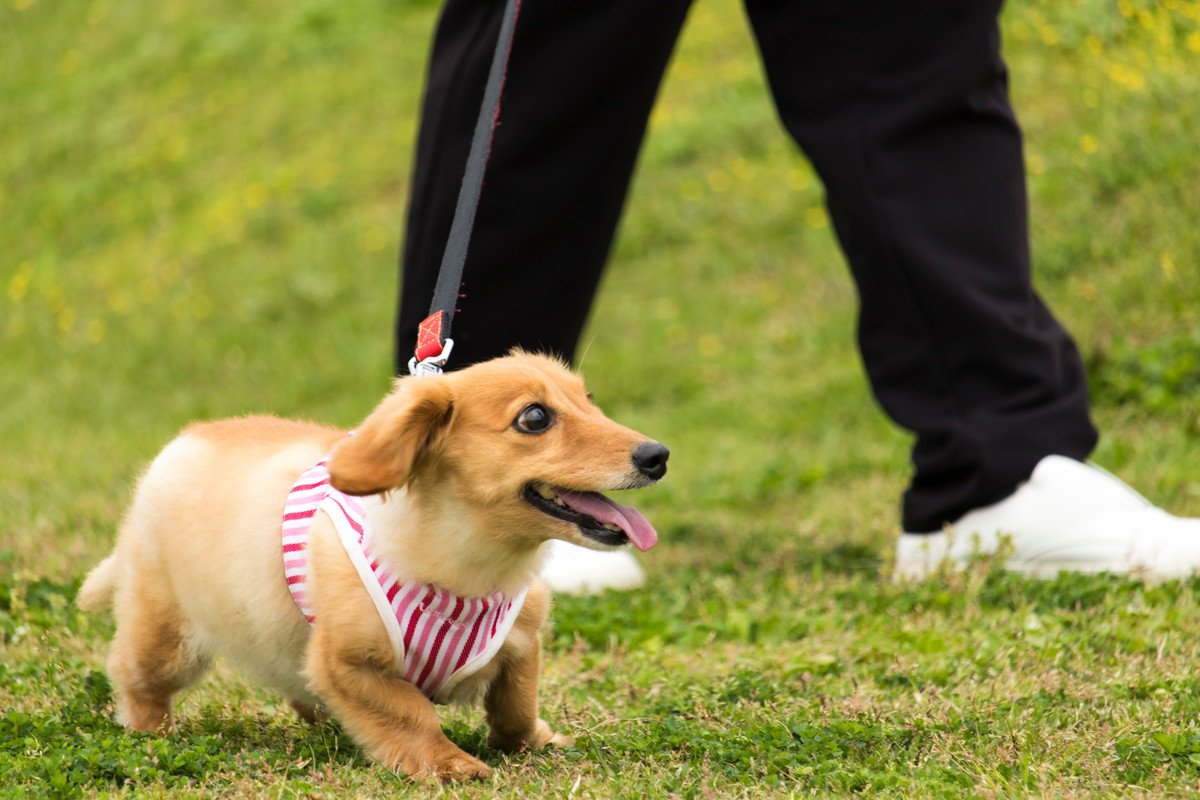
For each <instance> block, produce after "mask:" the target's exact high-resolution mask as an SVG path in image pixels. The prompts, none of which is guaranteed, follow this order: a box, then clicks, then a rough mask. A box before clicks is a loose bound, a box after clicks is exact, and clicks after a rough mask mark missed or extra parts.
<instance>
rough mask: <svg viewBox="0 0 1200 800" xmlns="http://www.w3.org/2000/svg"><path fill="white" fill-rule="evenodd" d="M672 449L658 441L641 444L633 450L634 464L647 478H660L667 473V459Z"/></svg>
mask: <svg viewBox="0 0 1200 800" xmlns="http://www.w3.org/2000/svg"><path fill="white" fill-rule="evenodd" d="M670 456H671V451H670V450H668V449H667V448H666V446H665V445H661V444H659V443H658V442H646V443H645V444H639V445H638V446H637V449H636V450H634V451H633V465H634V466H635V467H637V468H638V472H640V473H642V474H643V475H645V476H646V477H647V478H652V479H653V480H658V479H659V478H661V477H662V476H663V475H666V474H667V459H668V458H670Z"/></svg>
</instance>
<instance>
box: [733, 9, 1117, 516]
mask: <svg viewBox="0 0 1200 800" xmlns="http://www.w3.org/2000/svg"><path fill="white" fill-rule="evenodd" d="M999 6H1000V3H999V2H995V1H993V2H962V0H936V2H917V3H916V4H913V3H888V2H869V1H864V0H859V1H855V0H847V2H842V3H803V4H802V3H796V2H793V0H746V7H747V11H748V13H749V16H750V19H751V22H752V24H753V26H754V29H755V34H756V36H757V38H758V42H759V46H760V48H761V50H762V55H763V61H764V64H765V66H766V70H767V74H768V78H769V81H770V85H771V89H772V92H773V94H774V96H775V100H776V103H777V106H778V108H779V113H780V116H781V118H782V120H783V123H784V125H785V126H786V128H787V129H788V131H789V132H790V133H791V134H792V136H793V137H794V138H795V139H796V141H797V142H798V143H799V144H800V146H801V147H802V149H803V150H804V152H805V153H806V154H807V155H808V156H809V158H811V160H812V162H813V164H814V166H815V168H816V170H817V172H818V173H819V175H820V177H821V179H822V181H823V182H824V184H825V187H826V191H827V203H828V207H829V211H830V216H831V218H832V220H833V223H834V228H835V231H836V233H837V235H838V238H839V241H840V242H841V245H842V248H843V250H844V251H845V253H846V256H847V259H848V260H849V262H850V266H851V269H852V271H853V273H854V278H855V281H856V283H857V286H858V292H859V296H860V299H861V304H862V305H861V315H860V319H859V329H858V334H859V344H860V347H861V350H862V355H863V360H864V362H865V365H866V369H867V373H868V376H869V378H870V381H871V385H872V388H873V390H874V392H875V395H876V397H877V398H878V400H879V402H880V404H881V405H882V406H883V408H884V410H885V411H886V412H887V413H888V414H889V415H890V416H891V417H892V418H893V419H894V420H895V421H896V422H898V423H899V424H900V425H902V426H903V427H905V428H907V429H909V430H911V431H913V432H914V433H915V434H916V436H917V439H916V444H915V446H914V448H913V463H914V465H915V468H916V471H915V475H914V477H913V481H912V484H911V486H910V487H909V489H908V491H907V492H906V493H905V497H904V509H903V524H904V530H906V531H910V532H925V531H936V530H939V529H940V528H942V526H943V525H944V524H946V523H949V522H952V521H954V520H956V519H958V518H959V517H961V516H962V515H963V514H965V513H966V512H968V511H970V510H972V509H975V508H978V507H980V506H984V505H987V504H990V503H993V502H995V501H997V500H1000V499H1001V498H1003V497H1005V496H1006V495H1009V494H1011V493H1012V492H1013V490H1014V489H1015V488H1016V487H1017V486H1018V484H1020V483H1021V482H1022V481H1024V480H1026V479H1027V478H1028V477H1029V475H1030V473H1031V472H1032V471H1033V469H1034V466H1035V465H1036V464H1037V463H1038V462H1039V461H1040V460H1041V459H1042V458H1043V457H1044V456H1047V455H1049V454H1061V455H1066V456H1070V457H1072V458H1077V459H1082V458H1085V457H1086V456H1087V455H1088V454H1089V453H1090V452H1091V450H1092V448H1093V447H1094V445H1095V442H1096V432H1095V430H1094V428H1093V426H1092V424H1091V422H1090V420H1089V417H1088V399H1087V385H1086V378H1085V373H1084V368H1083V365H1082V363H1081V362H1080V358H1079V354H1078V352H1077V351H1076V348H1075V345H1074V344H1073V342H1072V341H1071V338H1070V337H1069V336H1068V335H1067V333H1066V332H1065V331H1064V330H1063V328H1062V327H1061V326H1060V325H1059V324H1058V323H1057V322H1056V321H1055V319H1054V317H1053V316H1051V314H1050V312H1049V311H1048V310H1047V308H1046V306H1045V305H1044V304H1043V303H1042V301H1041V300H1040V299H1039V298H1038V296H1037V295H1036V294H1035V293H1034V290H1033V288H1032V285H1031V278H1030V265H1029V243H1028V232H1027V222H1026V197H1025V183H1024V166H1023V161H1022V153H1021V135H1020V130H1019V129H1018V127H1017V123H1016V120H1015V118H1014V116H1013V112H1012V109H1011V107H1010V105H1009V100H1008V94H1007V75H1006V70H1005V67H1004V63H1003V61H1002V60H1001V58H1000V52H999V46H1000V45H999V31H998V28H997V24H996V15H997V13H998V12H999Z"/></svg>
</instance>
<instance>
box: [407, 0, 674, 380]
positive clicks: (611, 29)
mask: <svg viewBox="0 0 1200 800" xmlns="http://www.w3.org/2000/svg"><path fill="white" fill-rule="evenodd" d="M689 4H690V0H603V2H593V3H579V2H564V0H524V2H523V3H522V6H521V15H520V18H519V20H518V23H517V30H516V36H515V39H514V41H513V52H512V57H511V60H510V63H509V68H508V75H507V80H506V82H505V89H504V97H503V104H502V109H501V118H500V126H499V128H498V129H497V130H496V135H495V139H494V141H493V145H492V153H491V159H490V161H489V163H488V168H487V174H486V177H485V179H484V185H483V196H482V198H481V200H480V206H479V211H478V215H477V217H476V220H475V230H474V234H473V238H472V242H471V249H470V253H469V254H468V257H467V262H466V268H465V270H464V273H463V297H462V298H461V300H460V302H459V309H460V313H459V314H457V315H456V316H455V318H454V327H453V331H452V334H453V338H454V342H455V348H454V356H453V361H452V364H451V366H453V367H464V366H467V365H468V364H471V363H474V362H477V361H483V360H486V359H488V358H492V357H495V356H500V355H503V354H504V353H505V352H507V351H508V349H509V348H511V347H513V346H521V347H523V348H526V349H528V350H536V351H542V352H553V353H558V354H559V355H561V356H563V357H564V358H566V359H568V360H570V359H571V358H572V357H573V356H574V353H575V345H576V342H577V340H578V339H579V335H580V332H581V330H582V329H583V324H584V322H585V320H586V318H587V313H588V309H589V308H590V306H591V303H592V297H593V295H594V294H595V291H596V285H597V283H598V281H599V279H600V273H601V270H602V269H603V267H604V262H605V260H606V259H607V258H608V252H609V248H610V245H611V243H612V240H613V235H614V232H615V230H616V226H617V221H618V219H619V217H620V213H621V207H622V205H623V204H624V201H625V196H626V192H627V189H628V186H629V179H630V176H631V175H632V173H633V168H634V164H635V162H636V159H637V153H638V149H639V147H640V145H641V141H642V137H643V135H644V133H645V128H646V120H647V119H648V117H649V114H650V108H651V106H652V105H653V102H654V97H655V95H656V94H657V91H658V86H659V83H660V81H661V78H662V73H663V71H664V69H665V68H666V64H667V61H668V59H669V58H670V54H671V51H672V49H673V47H674V44H675V40H676V38H677V37H678V34H679V29H680V28H681V26H682V24H683V20H684V17H685V16H686V14H687V8H688V5H689ZM503 6H504V3H503V2H501V0H449V2H447V3H446V6H445V8H444V9H443V12H442V18H441V21H440V23H439V25H438V30H437V34H436V37H435V40H434V45H433V54H432V57H431V63H430V67H429V78H428V86H427V88H426V94H425V101H424V109H423V114H422V119H421V129H420V135H419V140H418V144H417V156H416V167H415V170H414V173H413V189H412V197H411V200H410V208H409V217H408V228H407V237H406V242H405V247H404V256H403V271H402V280H401V294H400V297H401V300H400V314H399V320H398V322H397V326H396V356H397V370H398V371H403V370H404V365H405V364H406V363H407V361H408V358H409V356H410V355H411V353H412V349H413V345H414V344H415V342H416V331H417V325H418V324H419V323H420V321H421V320H422V319H423V318H424V317H425V316H426V314H427V313H428V307H429V301H430V298H431V297H432V296H433V286H434V283H435V282H436V280H437V271H438V266H439V264H440V261H441V257H442V250H443V248H444V246H445V241H446V236H447V234H448V232H449V230H450V220H451V218H452V216H453V212H454V203H455V200H456V198H457V195H458V189H459V185H460V183H461V180H462V174H463V170H464V167H465V165H466V159H467V151H468V150H469V149H470V138H471V131H472V128H473V127H474V125H475V119H476V117H477V116H478V114H479V105H480V101H481V98H482V95H483V86H484V83H485V82H486V80H487V71H488V66H489V64H490V61H491V57H492V52H493V50H494V47H495V43H496V35H497V32H498V31H499V27H500V17H501V12H502V10H503Z"/></svg>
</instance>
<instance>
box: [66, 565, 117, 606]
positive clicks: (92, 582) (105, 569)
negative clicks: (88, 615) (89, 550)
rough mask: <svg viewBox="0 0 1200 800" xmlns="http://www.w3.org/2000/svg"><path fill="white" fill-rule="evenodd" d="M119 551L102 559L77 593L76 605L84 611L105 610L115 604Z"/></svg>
mask: <svg viewBox="0 0 1200 800" xmlns="http://www.w3.org/2000/svg"><path fill="white" fill-rule="evenodd" d="M119 566H120V565H119V564H118V563H117V553H116V551H113V553H112V555H110V556H109V557H108V558H106V559H104V560H103V561H101V562H100V563H99V564H97V565H96V566H95V567H93V568H92V571H91V572H89V573H88V576H87V578H85V579H84V581H83V586H80V587H79V594H77V595H75V605H77V606H79V607H80V608H82V609H83V610H84V611H103V610H104V609H106V608H109V607H110V606H111V605H112V604H113V595H114V594H116V591H117V572H118V567H119Z"/></svg>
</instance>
